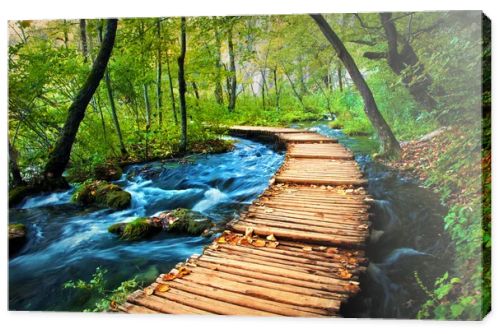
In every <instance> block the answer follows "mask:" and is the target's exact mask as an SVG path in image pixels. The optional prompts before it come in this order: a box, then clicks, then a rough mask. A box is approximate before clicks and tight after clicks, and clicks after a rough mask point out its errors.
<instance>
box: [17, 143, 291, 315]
mask: <svg viewBox="0 0 500 334" xmlns="http://www.w3.org/2000/svg"><path fill="white" fill-rule="evenodd" d="M283 158H284V157H283V153H281V152H276V151H275V150H274V149H273V147H271V146H268V145H264V144H261V143H256V142H252V141H249V140H245V139H237V142H236V144H235V149H234V150H233V151H231V152H228V153H222V154H212V155H197V156H193V157H192V158H191V159H190V160H191V162H190V163H184V164H179V163H172V162H152V163H146V164H138V165H132V166H130V167H128V168H127V169H125V170H124V174H123V176H122V178H121V179H120V180H119V181H117V182H115V183H117V184H119V185H120V186H122V187H123V188H124V190H126V191H128V192H130V193H131V194H132V206H131V208H130V209H128V210H123V211H111V210H102V209H95V208H85V207H82V206H78V205H75V204H72V203H71V194H72V192H73V191H74V189H71V190H69V191H67V192H63V193H52V194H47V195H43V196H36V197H32V198H28V199H27V200H25V201H24V202H23V203H21V204H20V205H19V206H18V208H15V209H10V210H9V221H10V223H24V224H26V226H27V230H28V234H27V240H28V242H27V244H26V245H25V246H24V247H23V248H22V249H21V251H20V252H19V253H18V254H17V255H16V256H14V257H13V258H11V259H10V261H9V309H10V310H66V311H81V310H82V309H83V308H84V306H87V307H88V306H91V305H86V304H85V303H86V302H87V298H85V297H86V296H85V295H83V296H82V293H81V292H80V291H75V290H73V289H64V288H63V284H64V283H65V282H66V281H68V280H78V279H83V280H88V279H90V277H91V276H92V274H93V273H94V272H95V271H96V268H97V267H98V266H100V267H102V268H105V269H106V270H107V271H108V273H107V274H106V279H107V280H108V282H107V285H108V286H109V287H111V288H114V287H116V286H117V285H119V284H120V283H121V282H122V281H125V280H128V279H131V278H133V277H134V276H135V275H138V276H137V280H138V281H139V282H148V284H149V282H151V281H153V280H154V279H155V278H156V277H157V276H158V275H159V274H160V273H162V272H168V271H169V270H170V269H171V268H172V267H173V266H174V265H175V264H177V263H179V262H181V261H184V260H186V259H187V258H188V257H190V256H191V255H192V254H195V253H198V254H199V253H201V251H202V249H203V246H205V245H207V244H209V243H210V242H211V241H212V238H205V237H193V236H179V235H166V234H164V233H162V234H160V235H158V236H157V237H154V238H152V239H149V240H146V241H140V242H127V241H123V240H120V239H119V238H117V237H116V236H115V235H113V234H111V233H109V232H108V231H107V229H108V227H109V226H110V225H112V224H114V223H117V222H122V221H131V220H133V219H134V218H136V217H141V216H149V215H154V214H155V213H159V212H162V211H165V210H169V209H175V208H179V207H183V208H188V209H193V210H195V211H199V212H201V213H203V214H204V215H207V216H209V217H210V218H211V219H213V220H214V222H217V223H220V224H224V223H226V222H228V221H229V220H231V219H233V218H235V217H237V216H238V215H239V213H240V211H241V210H242V209H243V208H244V207H246V206H247V205H249V204H250V203H251V202H252V201H253V200H254V199H255V198H256V197H257V196H258V195H259V194H260V193H262V192H263V191H264V190H265V189H266V188H267V187H268V183H269V180H270V178H271V177H272V176H273V175H274V173H275V172H276V170H277V169H278V168H279V166H280V165H281V164H282V162H283ZM87 297H88V296H87Z"/></svg>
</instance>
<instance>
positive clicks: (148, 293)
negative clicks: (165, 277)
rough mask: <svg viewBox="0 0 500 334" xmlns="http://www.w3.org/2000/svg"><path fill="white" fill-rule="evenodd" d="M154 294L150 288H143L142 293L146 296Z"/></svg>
mask: <svg viewBox="0 0 500 334" xmlns="http://www.w3.org/2000/svg"><path fill="white" fill-rule="evenodd" d="M153 292H155V291H154V290H153V288H152V287H150V286H148V287H147V288H144V293H145V294H146V296H151V295H152V294H153Z"/></svg>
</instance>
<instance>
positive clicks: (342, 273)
mask: <svg viewBox="0 0 500 334" xmlns="http://www.w3.org/2000/svg"><path fill="white" fill-rule="evenodd" d="M339 275H340V278H342V279H349V278H351V277H352V274H351V273H350V272H349V271H347V270H346V269H340V270H339Z"/></svg>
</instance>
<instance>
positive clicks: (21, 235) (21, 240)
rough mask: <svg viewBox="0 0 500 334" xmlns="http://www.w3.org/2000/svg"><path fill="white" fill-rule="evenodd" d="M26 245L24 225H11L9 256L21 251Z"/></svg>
mask: <svg viewBox="0 0 500 334" xmlns="http://www.w3.org/2000/svg"><path fill="white" fill-rule="evenodd" d="M25 243H26V226H24V224H10V225H9V255H12V254H14V253H16V252H17V251H19V250H20V249H21V248H22V247H23V246H24V244H25Z"/></svg>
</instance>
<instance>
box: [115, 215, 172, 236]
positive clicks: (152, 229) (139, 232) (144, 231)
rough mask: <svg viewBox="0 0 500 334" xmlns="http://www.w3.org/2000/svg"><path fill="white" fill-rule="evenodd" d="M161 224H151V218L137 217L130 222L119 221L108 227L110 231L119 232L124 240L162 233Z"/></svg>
mask: <svg viewBox="0 0 500 334" xmlns="http://www.w3.org/2000/svg"><path fill="white" fill-rule="evenodd" d="M161 230H162V228H161V226H158V225H155V224H151V221H150V219H149V218H145V217H141V218H137V219H135V220H133V221H131V222H129V223H117V224H113V225H111V226H110V227H108V232H110V233H113V234H117V235H119V236H120V238H121V239H123V240H129V241H137V240H143V239H147V238H149V237H151V236H153V235H156V234H158V233H160V232H161Z"/></svg>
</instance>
